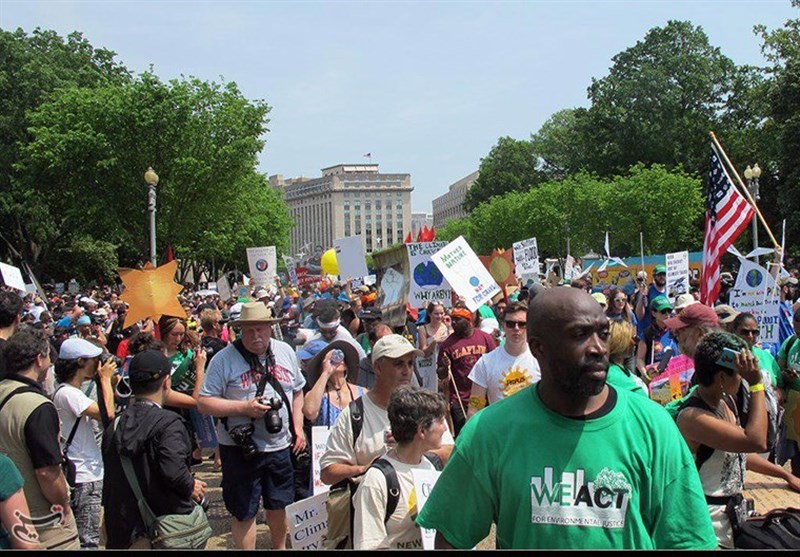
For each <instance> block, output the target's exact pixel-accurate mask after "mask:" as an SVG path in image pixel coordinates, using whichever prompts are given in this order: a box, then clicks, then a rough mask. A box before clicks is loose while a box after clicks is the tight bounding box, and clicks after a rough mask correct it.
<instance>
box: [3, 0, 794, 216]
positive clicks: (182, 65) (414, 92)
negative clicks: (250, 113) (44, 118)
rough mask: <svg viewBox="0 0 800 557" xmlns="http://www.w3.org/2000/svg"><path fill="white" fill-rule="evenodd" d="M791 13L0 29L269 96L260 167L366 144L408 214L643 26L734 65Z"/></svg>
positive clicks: (584, 10) (294, 5)
mask: <svg viewBox="0 0 800 557" xmlns="http://www.w3.org/2000/svg"><path fill="white" fill-rule="evenodd" d="M794 17H800V11H798V10H793V9H792V8H791V6H790V3H789V0H776V1H772V0H760V1H735V0H724V1H714V0H706V1H691V2H679V1H672V2H657V1H644V0H640V1H595V2H586V1H582V2H579V1H561V2H557V1H529V2H303V1H294V2H277V1H276V2H267V1H250V2H237V1H225V2H223V1H207V2H189V1H171V2H168V1H145V0H140V1H138V2H128V1H110V0H109V1H102V2H98V1H84V2H72V1H66V0H64V1H34V0H26V1H16V0H0V27H2V28H3V29H6V30H10V29H15V28H17V27H22V28H23V29H25V30H27V31H30V30H32V29H33V28H34V27H36V26H40V27H43V28H49V29H55V30H56V31H57V32H59V33H60V34H66V33H68V32H71V31H73V30H78V31H81V32H83V34H84V36H85V37H86V38H88V39H89V40H90V41H91V42H92V44H93V45H94V46H96V47H100V46H102V47H106V48H109V49H111V50H114V51H115V52H117V53H118V58H119V60H120V61H122V62H123V63H124V64H125V65H126V66H128V67H129V68H130V69H132V70H134V71H143V70H146V69H147V68H148V67H150V66H151V65H152V66H153V69H154V71H155V73H156V74H158V75H159V76H160V77H161V78H162V79H171V78H174V77H178V76H180V75H186V76H189V75H192V76H196V77H199V78H202V79H208V80H219V79H220V78H223V79H224V80H226V81H235V82H236V83H237V84H238V85H239V87H240V88H241V89H242V91H243V93H244V94H245V95H246V96H247V97H249V98H253V99H264V100H266V101H267V102H268V103H269V104H270V105H271V106H272V107H273V110H272V113H271V116H270V117H271V122H270V125H269V128H270V130H271V131H270V133H269V134H267V137H266V140H267V144H266V147H265V149H264V151H263V152H262V153H261V157H260V169H261V171H262V172H265V173H268V174H283V175H284V177H293V176H300V175H304V176H312V177H313V176H319V169H320V168H324V167H327V166H331V165H334V164H337V163H340V162H350V163H353V162H355V163H358V162H364V161H365V160H366V159H364V158H363V155H364V154H365V153H368V152H369V153H372V161H373V162H374V163H379V164H380V167H381V170H382V171H383V172H409V173H411V179H412V184H413V185H414V187H415V191H414V193H413V194H412V205H413V209H414V210H415V211H427V212H430V210H431V200H432V199H433V198H434V197H437V196H439V195H441V194H442V193H444V192H445V191H446V190H447V187H448V185H450V184H451V183H453V182H455V181H456V180H458V179H459V178H462V177H463V176H466V175H467V174H469V173H470V172H472V171H474V170H475V169H477V167H478V165H479V164H480V159H481V157H483V156H485V155H486V154H487V153H488V152H489V149H491V147H492V145H494V144H495V143H496V142H497V139H498V138H499V137H501V136H506V135H509V136H512V137H515V138H520V139H522V138H528V137H529V136H530V134H531V133H532V132H535V131H536V130H537V129H538V128H539V126H540V125H541V124H542V123H543V122H544V121H545V120H547V118H548V117H549V116H550V115H551V114H552V113H553V112H555V111H557V110H560V109H562V108H569V107H575V106H587V105H588V103H587V100H586V88H587V87H588V85H589V83H590V81H591V78H592V77H596V78H600V77H603V76H604V75H606V73H607V71H608V68H609V66H610V65H611V57H612V56H614V55H615V54H616V53H618V52H620V51H621V50H624V49H625V48H628V47H630V46H632V45H633V44H635V43H636V41H637V40H640V39H641V38H643V37H644V35H645V33H646V32H647V30H648V29H650V28H652V27H654V26H662V25H664V24H665V23H666V22H667V21H668V20H670V19H679V20H689V21H692V22H693V23H694V24H696V25H701V26H702V27H703V28H704V29H705V31H706V33H707V34H708V36H709V38H710V40H711V43H712V44H713V45H715V46H718V47H720V48H721V50H722V52H723V53H724V54H725V55H727V56H729V57H730V58H731V59H732V60H733V61H734V62H736V63H737V64H746V63H747V64H762V63H763V57H762V56H761V52H760V45H761V43H760V40H759V38H758V37H756V36H755V35H754V34H753V33H752V28H753V25H754V24H756V23H764V24H766V25H767V26H768V27H770V28H775V27H779V26H781V25H783V23H784V21H785V20H786V19H789V18H794Z"/></svg>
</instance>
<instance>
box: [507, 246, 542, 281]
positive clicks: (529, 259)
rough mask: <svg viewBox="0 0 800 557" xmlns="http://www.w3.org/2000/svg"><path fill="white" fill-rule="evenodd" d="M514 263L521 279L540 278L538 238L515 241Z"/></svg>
mask: <svg viewBox="0 0 800 557" xmlns="http://www.w3.org/2000/svg"><path fill="white" fill-rule="evenodd" d="M513 247H514V265H515V267H516V271H515V273H516V275H517V278H519V279H520V280H523V281H525V280H528V279H533V280H536V279H537V278H539V246H538V245H537V244H536V238H529V239H527V240H522V241H521V242H514V245H513Z"/></svg>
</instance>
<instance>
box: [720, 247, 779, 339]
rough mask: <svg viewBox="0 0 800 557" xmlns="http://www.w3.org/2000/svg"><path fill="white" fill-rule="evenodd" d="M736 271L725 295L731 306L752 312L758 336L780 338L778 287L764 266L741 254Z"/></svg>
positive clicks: (738, 309)
mask: <svg viewBox="0 0 800 557" xmlns="http://www.w3.org/2000/svg"><path fill="white" fill-rule="evenodd" d="M739 262H740V263H741V265H740V266H739V274H738V275H737V276H736V284H734V285H733V288H732V289H731V291H730V293H729V297H728V303H729V304H730V306H731V307H732V308H733V309H735V310H736V311H739V312H748V313H752V314H753V316H755V318H756V321H758V327H759V330H760V333H761V334H760V335H759V337H758V340H759V341H761V342H769V343H771V344H777V343H779V342H780V318H781V317H780V315H781V314H780V311H781V296H780V288H779V287H778V285H777V283H776V282H775V279H774V278H772V275H770V274H769V273H768V272H767V270H766V269H765V268H764V267H761V266H760V265H756V264H755V263H753V262H752V261H748V260H747V259H743V258H740V259H739Z"/></svg>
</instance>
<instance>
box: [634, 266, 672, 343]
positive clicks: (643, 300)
mask: <svg viewBox="0 0 800 557" xmlns="http://www.w3.org/2000/svg"><path fill="white" fill-rule="evenodd" d="M659 296H664V297H666V296H667V268H666V267H665V266H664V265H656V266H655V269H654V270H653V283H652V284H651V285H650V286H649V288H648V289H647V296H641V295H640V296H639V298H638V299H637V300H636V310H635V311H636V319H638V320H639V338H640V339H641V338H644V332H645V331H646V330H647V328H648V327H649V326H650V323H651V322H652V320H653V316H652V315H650V304H652V303H653V300H655V299H656V298H658V297H659Z"/></svg>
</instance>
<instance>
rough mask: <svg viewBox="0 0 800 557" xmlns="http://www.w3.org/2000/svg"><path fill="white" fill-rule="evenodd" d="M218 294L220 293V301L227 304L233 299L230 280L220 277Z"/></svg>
mask: <svg viewBox="0 0 800 557" xmlns="http://www.w3.org/2000/svg"><path fill="white" fill-rule="evenodd" d="M217 292H218V293H219V299H220V300H222V301H223V302H227V301H228V300H230V299H231V298H233V292H231V285H230V283H229V282H228V278H227V277H225V276H224V275H223V276H221V277H219V280H218V281H217Z"/></svg>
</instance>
